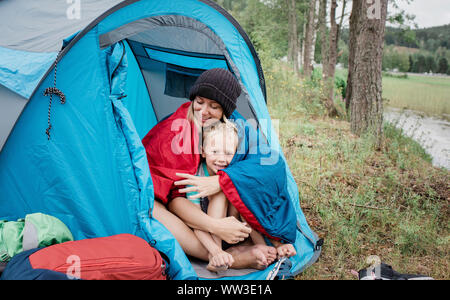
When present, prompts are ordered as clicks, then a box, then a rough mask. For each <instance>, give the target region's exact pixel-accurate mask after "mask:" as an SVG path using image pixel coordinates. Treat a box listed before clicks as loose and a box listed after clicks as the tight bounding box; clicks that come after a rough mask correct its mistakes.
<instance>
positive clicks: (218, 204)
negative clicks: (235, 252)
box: [207, 192, 228, 249]
mask: <svg viewBox="0 0 450 300" xmlns="http://www.w3.org/2000/svg"><path fill="white" fill-rule="evenodd" d="M208 199H209V204H208V212H207V214H208V215H209V216H210V217H213V218H216V219H221V218H225V217H226V216H227V210H228V200H227V198H226V197H225V194H224V193H223V192H219V193H217V194H215V195H212V196H209V197H208ZM212 237H213V239H214V241H215V242H216V244H217V245H218V246H219V247H220V249H222V239H220V238H219V237H218V236H216V235H214V234H213V235H212Z"/></svg>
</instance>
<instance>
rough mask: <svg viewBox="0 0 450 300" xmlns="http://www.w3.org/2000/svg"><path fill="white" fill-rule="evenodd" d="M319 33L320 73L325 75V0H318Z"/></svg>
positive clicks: (326, 42)
mask: <svg viewBox="0 0 450 300" xmlns="http://www.w3.org/2000/svg"><path fill="white" fill-rule="evenodd" d="M319 22H320V25H319V34H320V40H321V42H320V54H321V56H322V59H321V63H322V75H323V76H325V68H326V64H327V61H328V47H327V45H328V41H327V0H320V7H319Z"/></svg>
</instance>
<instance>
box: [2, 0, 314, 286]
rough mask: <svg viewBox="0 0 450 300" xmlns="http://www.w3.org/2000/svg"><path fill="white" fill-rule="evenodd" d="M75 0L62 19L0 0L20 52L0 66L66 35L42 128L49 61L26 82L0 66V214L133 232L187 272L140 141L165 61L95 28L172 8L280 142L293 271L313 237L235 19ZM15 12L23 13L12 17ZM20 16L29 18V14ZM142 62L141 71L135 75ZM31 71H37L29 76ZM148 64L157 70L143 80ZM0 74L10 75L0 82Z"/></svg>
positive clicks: (175, 3)
mask: <svg viewBox="0 0 450 300" xmlns="http://www.w3.org/2000/svg"><path fill="white" fill-rule="evenodd" d="M61 3H62V4H61ZM81 3H82V11H81V16H82V17H81V19H80V20H73V21H74V22H76V25H74V24H75V23H71V22H72V21H70V22H69V21H67V19H66V20H63V19H64V18H66V17H67V15H66V10H67V5H63V4H67V3H64V2H58V4H54V1H50V0H42V1H39V4H38V3H34V2H33V3H31V2H29V1H25V0H14V1H12V0H3V1H0V19H1V20H2V22H5V24H6V26H5V30H4V31H3V28H2V35H0V47H3V48H7V49H8V50H10V51H12V50H14V51H17V50H19V51H23V52H24V53H25V52H26V53H25V54H24V55H23V56H21V55H20V52H17V57H16V58H15V61H11V62H9V61H6V60H5V59H4V58H3V57H2V56H1V55H0V67H4V66H7V68H5V69H8V70H12V69H13V67H15V66H14V65H13V63H14V64H16V65H19V63H21V64H22V65H23V66H24V67H23V68H22V67H20V68H18V69H17V70H25V69H26V68H25V67H26V64H27V63H28V64H30V66H31V64H34V62H35V59H37V56H34V55H31V54H30V53H31V52H35V53H36V52H45V54H46V55H49V57H48V60H46V59H43V60H42V64H43V65H44V64H47V66H49V64H50V66H51V64H52V62H51V60H53V58H51V56H55V55H56V53H57V52H58V51H60V50H61V45H62V44H63V39H64V38H68V40H67V43H66V46H65V48H64V49H63V50H62V52H61V57H60V60H59V62H58V64H57V69H58V72H57V88H58V89H60V90H61V91H62V92H63V93H64V94H65V96H66V103H65V104H64V105H62V104H61V103H59V102H58V101H54V102H53V104H52V107H51V114H50V117H51V124H52V126H53V127H52V129H51V135H50V139H49V138H48V137H47V135H46V134H45V130H46V128H47V127H48V124H47V122H48V117H49V116H48V111H49V98H48V97H46V96H44V94H43V92H44V90H45V89H46V88H48V87H53V85H54V78H53V72H52V71H53V70H54V67H53V66H51V67H50V68H49V69H48V70H47V71H46V72H45V73H41V72H42V71H41V68H36V69H33V70H39V71H38V72H35V73H34V74H36V76H35V77H34V80H33V84H29V85H28V83H27V81H28V79H27V78H26V76H22V75H24V74H26V72H24V71H20V72H19V71H18V72H17V73H14V74H9V73H8V75H7V73H6V72H5V73H0V82H2V84H1V85H2V86H3V87H2V88H1V90H0V92H1V93H2V94H6V92H5V93H4V92H3V91H4V90H6V91H8V92H7V93H10V94H9V95H10V96H8V97H9V98H8V99H9V100H11V101H18V100H19V99H20V98H23V101H25V102H26V103H25V106H24V108H23V110H21V113H20V117H19V118H18V119H17V121H14V120H12V121H13V122H14V123H15V125H14V128H13V129H12V131H11V132H10V133H9V130H7V132H8V134H9V137H8V139H7V140H6V142H5V143H4V145H3V148H2V150H1V152H0V219H5V220H16V219H18V218H20V217H21V216H23V215H25V214H29V213H35V212H41V213H45V214H49V215H52V216H55V217H57V218H58V219H60V220H61V221H63V223H64V224H66V225H67V227H68V228H69V229H70V231H71V232H72V234H73V236H74V239H76V240H77V239H84V238H92V237H102V236H110V235H115V234H120V233H130V234H135V235H137V236H140V237H142V238H144V239H146V240H147V241H149V242H153V243H155V247H156V248H157V249H158V250H160V251H162V252H164V253H166V255H168V257H169V258H170V260H171V267H170V270H169V274H170V276H171V278H174V279H193V278H197V277H198V276H197V274H196V273H195V270H194V269H193V267H192V265H191V264H190V263H189V260H188V259H187V257H186V255H185V254H184V252H183V250H182V249H181V247H180V245H179V244H178V243H177V242H176V240H175V239H174V238H173V236H172V235H171V234H170V232H169V231H168V230H167V229H166V228H165V227H164V226H163V225H162V224H160V223H159V222H158V221H157V220H155V219H154V218H152V217H151V209H152V205H153V201H154V191H153V187H154V186H153V181H152V179H151V176H150V171H149V170H148V162H147V157H146V155H145V149H144V147H143V145H142V143H141V142H140V141H141V139H142V137H143V135H145V134H146V133H147V132H148V130H150V129H151V128H152V127H153V126H155V125H156V123H157V121H159V120H161V119H162V118H164V117H165V116H166V115H158V114H159V113H160V112H159V108H158V106H157V104H158V103H159V102H160V101H161V99H159V98H158V97H153V96H152V94H151V92H152V89H154V88H155V86H159V85H160V83H162V87H161V88H162V89H164V84H163V83H164V74H165V73H164V72H163V70H165V68H162V69H161V72H160V70H159V69H158V70H153V71H151V70H146V69H145V67H146V66H143V65H142V64H141V63H140V62H139V55H138V53H136V52H135V51H134V50H135V48H133V43H140V44H142V42H145V41H138V42H136V41H135V42H133V40H132V37H130V39H127V40H124V41H123V43H115V44H111V45H107V46H105V47H104V48H101V47H100V44H99V37H100V36H102V35H103V34H106V33H108V32H112V31H114V30H116V29H117V28H120V27H121V26H124V25H126V24H130V23H132V22H135V21H137V20H141V19H146V18H152V17H158V16H173V15H180V16H186V17H187V18H190V19H194V20H196V21H197V22H200V23H202V24H204V26H205V28H209V29H210V31H211V32H213V33H214V35H215V36H216V38H217V39H218V40H220V41H221V43H222V44H223V45H225V48H221V51H223V53H221V55H223V56H224V57H225V58H226V60H227V63H228V67H229V68H230V70H231V71H232V72H233V73H234V74H235V75H236V77H237V79H238V80H239V82H240V83H241V86H242V87H243V94H242V95H241V97H243V98H241V99H245V100H246V101H247V102H245V101H244V102H242V101H241V102H242V103H249V104H248V105H247V107H246V109H247V110H249V111H250V112H251V114H249V116H251V115H253V116H255V117H256V118H255V124H256V125H257V126H258V128H259V130H260V131H261V133H262V135H263V136H264V138H265V139H266V140H267V143H268V145H270V148H271V149H274V150H276V151H277V152H278V153H280V158H281V160H282V162H283V164H284V168H285V171H286V174H287V176H286V185H287V193H288V196H289V199H290V200H291V201H292V205H293V208H294V210H295V212H296V217H297V224H298V228H299V229H301V230H296V240H295V247H296V249H297V252H298V254H297V255H296V256H295V257H292V258H290V261H292V269H291V272H292V273H293V274H295V273H298V272H300V271H301V270H303V269H304V268H305V267H306V266H308V265H309V264H310V263H312V262H313V261H314V260H315V259H316V258H317V255H318V253H320V251H317V250H315V249H314V246H315V243H316V241H317V237H316V236H315V234H314V232H313V231H312V230H311V229H310V228H309V226H308V224H307V221H306V219H305V217H304V215H303V212H302V211H301V208H300V205H299V194H298V188H297V185H296V183H295V181H294V179H293V176H292V174H291V173H290V171H289V168H288V166H287V164H286V163H285V158H284V157H283V155H282V151H281V148H280V145H279V142H278V138H277V137H276V135H275V134H273V132H274V130H273V126H272V122H271V120H270V116H269V113H268V110H267V106H266V103H265V97H264V88H263V86H262V83H263V77H262V76H261V75H262V74H261V71H260V66H259V62H258V60H257V57H255V55H254V54H255V53H254V49H253V48H252V47H251V45H250V44H249V43H248V38H246V37H245V36H243V35H242V30H241V29H239V28H237V27H236V26H235V25H236V23H235V21H232V20H230V18H229V16H227V15H226V14H224V13H223V12H222V11H220V10H218V9H217V7H216V5H215V4H213V3H212V2H211V1H208V0H172V1H156V0H141V1H124V2H120V3H119V4H118V5H117V6H114V7H113V8H111V9H110V10H108V8H109V7H111V6H112V5H114V3H118V1H93V0H92V1H90V0H83V1H82V2H81ZM52 6H53V7H52ZM43 11H45V13H42V12H43ZM16 12H21V13H23V16H22V15H21V17H20V18H19V17H17V13H16ZM91 13H92V14H91ZM9 14H10V15H11V16H14V15H15V16H16V18H13V17H9V16H8V15H9ZM85 18H86V19H85ZM4 20H5V21H4ZM31 20H33V22H35V24H30V22H32V21H31ZM69 24H70V26H69ZM86 24H87V25H86ZM72 25H74V26H72ZM77 32H79V33H78V34H77ZM166 46H168V45H166ZM8 50H7V51H3V53H5V52H8ZM124 50H125V51H124ZM179 50H181V51H186V50H187V49H185V48H181V49H179ZM216 50H217V49H215V50H214V51H216ZM11 53H12V52H11ZM209 54H211V53H209ZM214 54H218V53H214ZM20 59H23V60H24V61H23V62H20V61H19V60H20ZM25 60H27V61H25ZM5 62H6V63H5ZM125 63H126V64H125ZM165 65H167V64H165V63H162V64H161V66H162V67H164V66H165ZM148 67H153V65H148ZM43 69H45V67H43ZM8 72H9V71H8ZM151 72H153V73H152V77H149V76H146V73H151ZM38 74H41V75H38ZM39 76H42V78H40V79H39V80H38V77H39ZM156 76H159V78H160V79H159V80H160V81H159V82H158V81H154V80H153V81H152V82H151V81H149V79H154V78H156ZM8 77H10V78H8ZM6 81H8V82H15V83H14V85H13V84H10V83H8V85H9V87H5V86H4V84H3V82H6ZM124 82H126V83H125V84H124ZM33 85H35V86H34V89H33ZM16 87H20V89H21V90H22V91H26V92H25V93H24V95H25V96H21V94H19V93H17V92H16V91H14V90H12V89H11V88H13V89H17V88H16ZM24 87H26V88H24ZM30 90H33V92H31V93H30V92H29V91H30ZM163 93H164V91H162V94H163ZM12 95H17V96H14V97H13V96H12ZM27 97H28V101H27ZM163 99H164V100H165V99H172V100H174V101H175V102H172V103H171V104H167V108H169V107H172V105H174V106H175V107H178V106H179V104H177V102H176V101H180V102H181V101H183V99H181V98H175V97H172V98H163ZM176 99H177V100H176ZM9 100H8V101H9ZM239 101H240V100H239ZM0 103H1V104H2V105H3V104H5V102H4V101H2V102H0ZM5 105H7V104H5ZM10 107H13V106H12V105H11V106H10ZM2 111H3V107H2ZM172 112H173V111H172ZM244 117H246V118H247V116H244ZM9 124H11V122H9ZM2 126H3V125H2ZM8 126H10V125H8ZM2 132H3V128H2ZM146 166H147V168H146ZM269 272H271V268H268V269H266V270H264V271H262V272H254V273H252V274H249V275H246V276H244V277H238V278H235V279H264V278H266V277H265V275H267V273H269Z"/></svg>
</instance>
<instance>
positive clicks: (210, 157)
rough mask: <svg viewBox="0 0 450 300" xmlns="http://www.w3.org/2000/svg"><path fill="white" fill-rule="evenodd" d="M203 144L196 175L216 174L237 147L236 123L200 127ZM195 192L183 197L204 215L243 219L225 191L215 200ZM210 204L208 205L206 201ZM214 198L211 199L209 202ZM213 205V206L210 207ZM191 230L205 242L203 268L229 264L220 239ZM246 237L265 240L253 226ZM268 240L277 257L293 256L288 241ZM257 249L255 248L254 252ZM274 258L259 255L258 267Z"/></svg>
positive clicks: (262, 242)
mask: <svg viewBox="0 0 450 300" xmlns="http://www.w3.org/2000/svg"><path fill="white" fill-rule="evenodd" d="M202 142H203V146H202V157H203V162H202V163H201V164H200V166H199V169H198V172H197V174H196V175H198V176H213V175H216V174H217V172H218V171H219V170H221V169H225V168H226V167H227V166H228V165H229V164H230V162H231V160H232V159H233V157H234V154H235V153H236V151H237V147H238V134H237V128H236V126H235V125H234V124H233V123H232V122H230V121H228V120H225V122H220V121H219V122H216V123H214V124H213V125H211V126H209V127H207V128H205V129H204V134H203V141H202ZM195 194H196V192H188V193H187V194H186V197H187V198H188V199H189V200H190V201H191V202H193V203H194V204H195V205H197V206H198V207H199V208H200V209H202V210H203V211H204V212H205V213H207V214H208V215H211V216H213V217H217V218H220V217H226V216H224V215H217V212H219V211H221V212H227V211H228V213H227V214H228V215H229V216H230V215H231V216H234V217H236V219H241V220H242V221H244V222H245V220H244V219H243V218H242V217H241V216H240V215H239V213H238V211H237V210H236V208H234V206H233V205H231V204H229V202H228V201H227V200H226V198H225V195H224V194H223V193H219V195H215V197H223V198H224V199H223V200H224V201H222V202H221V201H215V200H213V199H208V198H207V197H205V198H202V199H198V198H197V199H194V198H192V196H193V195H195ZM209 200H212V201H211V205H209V203H210V201H209ZM213 201H215V203H213ZM216 203H219V207H217V205H216ZM220 203H224V205H225V206H223V204H222V206H220ZM212 206H214V207H212ZM194 233H195V234H196V235H197V237H198V238H199V240H200V242H201V243H202V244H203V246H205V248H206V249H207V250H208V252H209V253H210V257H209V259H210V261H209V264H208V267H207V269H208V270H210V271H216V272H217V271H221V270H226V269H227V268H228V267H231V266H232V265H233V263H234V259H233V256H232V255H231V254H230V253H228V252H226V251H224V250H223V249H222V241H221V240H220V239H218V238H217V237H215V236H214V235H211V234H210V233H207V232H204V231H200V230H196V229H194ZM250 237H251V239H252V241H253V243H254V244H255V245H264V246H266V242H265V240H264V238H263V236H262V235H261V234H260V233H259V232H257V231H255V230H253V231H252V233H251V234H250ZM270 241H271V243H272V244H273V245H274V246H275V248H276V252H277V255H278V257H283V256H287V257H290V256H293V255H295V254H296V252H295V249H294V247H293V245H291V244H281V243H279V242H277V241H274V240H270ZM256 253H257V252H255V255H257V254H256ZM274 259H275V255H274V257H273V258H271V259H267V257H266V256H264V255H260V257H259V258H258V261H259V262H260V263H259V264H257V265H258V266H259V267H260V268H261V269H263V268H265V267H267V266H268V265H269V264H270V263H271V262H272V261H273V260H274Z"/></svg>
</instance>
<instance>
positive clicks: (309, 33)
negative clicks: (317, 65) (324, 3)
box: [303, 0, 316, 77]
mask: <svg viewBox="0 0 450 300" xmlns="http://www.w3.org/2000/svg"><path fill="white" fill-rule="evenodd" d="M315 14H316V0H311V1H310V5H309V10H308V18H307V22H306V31H305V39H304V50H303V72H304V74H305V77H311V73H312V61H311V49H312V42H313V35H314V32H313V31H314V28H315V26H314V19H315Z"/></svg>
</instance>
